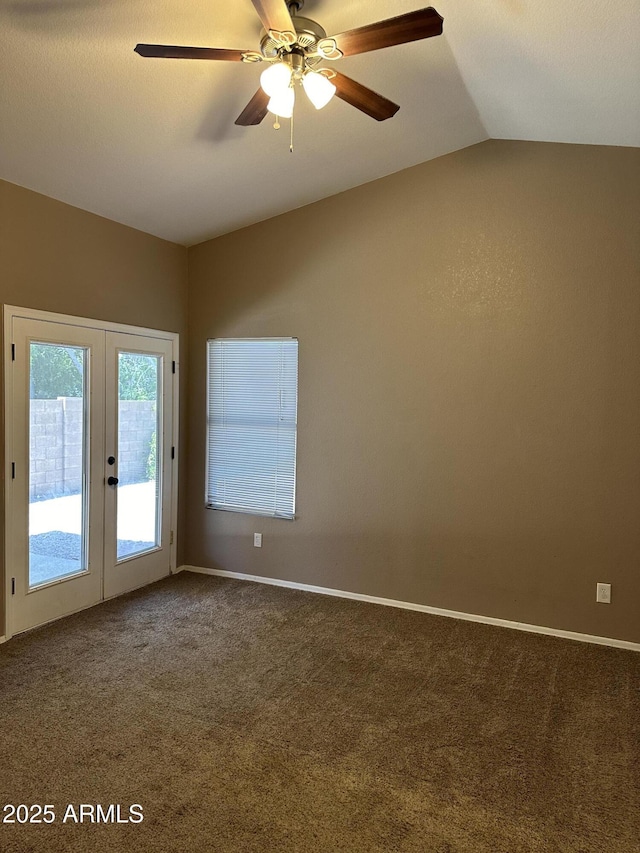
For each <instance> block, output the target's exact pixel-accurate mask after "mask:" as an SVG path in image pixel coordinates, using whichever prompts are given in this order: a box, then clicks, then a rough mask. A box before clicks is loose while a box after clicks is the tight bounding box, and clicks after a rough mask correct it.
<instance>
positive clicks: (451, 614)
mask: <svg viewBox="0 0 640 853" xmlns="http://www.w3.org/2000/svg"><path fill="white" fill-rule="evenodd" d="M177 571H187V572H197V573H198V574H201V575H216V576H218V577H222V578H232V579H234V580H239V581H251V582H253V583H265V584H268V585H269V586H283V587H286V588H287V589H300V590H303V591H304V592H316V593H319V594H320V595H333V596H335V597H337V598H351V599H353V600H354V601H366V602H368V603H369V604H382V605H384V606H385V607H400V608H402V609H403V610H417V611H418V612H420V613H431V614H432V615H433V616H446V617H448V618H450V619H463V620H465V621H466V622H481V623H483V624H484V625H496V626H497V627H499V628H512V629H513V630H515V631H528V632H529V633H531V634H548V635H549V636H550V637H562V638H563V639H565V640H577V641H578V642H580V643H595V644H596V645H598V646H613V647H614V648H616V649H628V650H630V651H634V652H640V643H632V642H630V641H629V640H616V639H614V638H613V637H598V636H596V635H595V634H580V633H578V632H577V631H563V630H561V629H560V628H546V627H544V626H542V625H529V624H527V623H526V622H511V621H510V620H509V619H497V618H496V617H494V616H479V615H478V614H476V613H463V612H461V611H459V610H444V609H443V608H441V607H430V606H429V605H428V604H415V603H414V602H412V601H396V600H395V599H394V598H378V597H377V596H375V595H364V594H362V593H359V592H347V591H345V590H342V589H332V588H330V587H325V586H313V585H311V584H307V583H296V582H295V581H284V580H279V579H277V578H265V577H261V576H260V575H245V574H242V573H241V572H227V571H224V570H223V569H205V568H203V567H201V566H180V568H179V569H178V570H177Z"/></svg>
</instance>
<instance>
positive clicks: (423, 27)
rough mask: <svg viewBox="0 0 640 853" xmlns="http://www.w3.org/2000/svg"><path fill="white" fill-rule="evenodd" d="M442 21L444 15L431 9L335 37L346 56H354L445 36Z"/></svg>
mask: <svg viewBox="0 0 640 853" xmlns="http://www.w3.org/2000/svg"><path fill="white" fill-rule="evenodd" d="M442 21H443V18H442V16H441V15H439V14H438V13H437V12H436V10H435V9H434V8H432V7H431V6H429V7H428V8H427V9H418V11H417V12H409V13H408V14H407V15H399V16H398V17H397V18H388V19H387V20H386V21H378V23H377V24H368V26H366V27H359V28H358V29H357V30H347V31H346V32H345V33H339V35H337V36H332V38H333V39H335V41H336V44H337V45H338V47H339V49H340V50H341V51H342V53H343V54H344V55H345V56H353V55H354V54H357V53H367V52H368V51H370V50H380V48H383V47H392V46H393V45H394V44H406V43H407V42H410V41H418V40H419V39H427V38H430V37H431V36H439V35H440V34H441V33H442Z"/></svg>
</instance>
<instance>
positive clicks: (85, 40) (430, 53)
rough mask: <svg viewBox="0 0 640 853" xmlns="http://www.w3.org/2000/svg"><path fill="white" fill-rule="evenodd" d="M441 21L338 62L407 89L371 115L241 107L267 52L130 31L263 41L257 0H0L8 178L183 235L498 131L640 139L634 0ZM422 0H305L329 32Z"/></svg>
mask: <svg viewBox="0 0 640 853" xmlns="http://www.w3.org/2000/svg"><path fill="white" fill-rule="evenodd" d="M433 4H434V5H435V7H436V9H437V10H438V11H439V12H440V13H441V14H442V15H443V17H444V35H442V36H440V37H437V38H432V39H427V40H425V41H421V42H415V43H413V44H408V45H399V46H397V47H392V48H388V49H386V50H382V51H378V52H375V53H369V54H364V55H361V56H352V57H347V58H344V59H343V60H341V61H340V62H339V63H338V64H337V65H336V67H337V68H339V70H340V71H342V72H343V73H345V74H348V75H349V76H350V77H353V78H355V79H356V80H358V81H359V82H361V83H364V84H365V85H367V86H369V87H370V88H372V89H374V90H376V91H378V92H381V93H382V94H384V95H386V96H387V97H389V98H391V100H393V101H396V103H398V104H400V107H401V108H400V111H399V112H398V114H397V115H396V116H395V117H394V118H392V119H390V120H388V121H386V122H381V123H378V122H376V121H374V120H373V119H371V118H369V117H368V116H366V115H364V114H362V113H360V112H358V111H357V110H355V109H354V108H353V107H350V106H349V105H348V104H345V103H344V102H342V101H339V100H338V99H337V98H336V99H334V100H333V101H332V102H331V103H330V104H329V106H328V107H326V108H325V109H324V110H322V111H320V112H316V111H315V110H314V109H313V108H311V107H310V106H309V105H308V104H307V103H306V100H305V99H304V98H299V99H298V102H297V104H296V114H295V152H294V153H293V154H290V153H289V150H288V129H287V127H286V125H287V123H284V122H283V127H282V129H281V130H280V131H275V130H273V128H272V126H271V124H272V122H271V121H270V120H269V116H267V118H266V119H265V120H264V121H263V122H262V124H261V125H260V126H258V127H247V128H241V127H237V126H235V125H234V120H235V119H236V117H237V116H238V114H239V113H240V112H241V110H242V109H243V107H244V106H245V104H246V103H247V101H248V100H249V98H250V97H251V96H252V95H253V93H254V92H255V90H256V89H257V87H258V78H259V74H260V70H261V68H260V67H259V66H251V65H245V64H243V63H228V62H203V61H183V60H166V59H157V60H156V59H143V58H142V57H140V56H138V55H136V54H134V52H133V48H134V46H135V44H136V43H137V42H147V43H161V44H184V45H203V46H209V47H227V48H239V49H242V50H247V49H257V47H258V40H259V33H260V29H261V27H260V22H259V20H258V18H257V15H256V13H255V11H254V9H253V6H252V4H251V2H250V0H234V1H233V2H231V0H228V2H221V0H0V178H4V179H5V180H8V181H11V182H13V183H16V184H20V185H22V186H25V187H29V188H30V189H33V190H36V191H37V192H40V193H44V194H45V195H48V196H52V197H53V198H57V199H60V200H62V201H65V202H68V203H69V204H72V205H75V206H77V207H81V208H84V209H86V210H90V211H93V212H95V213H98V214H100V215H102V216H106V217H108V218H110V219H114V220H116V221H119V222H123V223H126V224H127V225H131V226H133V227H135V228H139V229H141V230H142V231H147V232H149V233H152V234H156V235H158V236H161V237H165V238H166V239H169V240H173V241H175V242H178V243H184V244H187V245H191V244H193V243H197V242H199V241H201V240H204V239H206V238H208V237H211V236H215V235H217V234H222V233H224V232H227V231H231V230H233V229H235V228H239V227H242V226H244V225H247V224H250V223H252V222H256V221H259V220H261V219H265V218H267V217H270V216H274V215H276V214H278V213H282V212H284V211H286V210H291V209H293V208H296V207H299V206H301V205H303V204H307V203H309V202H311V201H315V200H317V199H319V198H323V197H325V196H329V195H332V194H334V193H337V192H341V191H342V190H346V189H348V188H350V187H353V186H357V185H359V184H362V183H364V182H366V181H370V180H373V179H375V178H378V177H381V176H383V175H387V174H390V173H391V172H396V171H398V170H400V169H403V168H406V167H408V166H411V165H414V164H416V163H420V162H423V161H425V160H429V159H432V158H434V157H438V156H440V155H442V154H445V153H447V152H450V151H454V150H457V149H459V148H464V147H466V146H467V145H471V144H473V143H475V142H479V141H481V140H483V139H486V138H487V137H498V138H510V139H532V140H546V141H559V142H577V143H589V144H604V145H640V94H639V93H640V85H639V81H640V49H639V48H638V44H639V43H640V2H638V0H608V1H607V0H603V2H598V3H591V2H589V0H555V2H554V3H552V2H550V0H433ZM422 5H427V4H421V3H420V0H418V2H416V0H351V2H349V3H344V2H340V0H307V2H306V5H305V8H304V11H303V14H304V15H306V16H308V17H310V18H315V19H316V20H318V21H319V22H320V23H321V24H322V25H323V26H324V27H325V29H326V30H327V32H328V33H330V34H331V33H337V32H341V31H344V30H346V29H351V28H353V27H358V26H362V25H364V24H368V23H372V22H374V21H377V20H380V19H384V18H389V17H393V16H395V15H400V14H403V13H405V12H409V11H411V10H413V9H416V8H420V7H421V6H422Z"/></svg>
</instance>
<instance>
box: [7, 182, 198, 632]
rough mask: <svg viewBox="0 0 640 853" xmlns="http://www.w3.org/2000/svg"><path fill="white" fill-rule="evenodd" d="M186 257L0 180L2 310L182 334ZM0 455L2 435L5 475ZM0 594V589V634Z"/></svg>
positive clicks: (174, 248)
mask: <svg viewBox="0 0 640 853" xmlns="http://www.w3.org/2000/svg"><path fill="white" fill-rule="evenodd" d="M186 254H187V253H186V249H184V248H183V247H181V246H175V245H173V244H171V243H168V242H166V241H164V240H160V239H158V238H157V237H152V236H150V235H148V234H143V233H142V232H140V231H135V230H134V229H132V228H127V227H126V226H124V225H119V224H117V223H115V222H111V221H110V220H108V219H103V218H101V217H99V216H95V215H93V214H91V213H87V212H85V211H83V210H78V209H77V208H74V207H70V206H69V205H66V204H62V203H61V202H58V201H54V200H53V199H50V198H47V197H45V196H42V195H38V194H37V193H34V192H31V191H29V190H26V189H23V188H21V187H17V186H15V185H13V184H8V183H6V182H4V181H0V302H1V303H5V304H6V303H9V304H13V305H19V306H22V307H27V308H39V309H42V310H46V311H57V312H61V313H63V314H74V315H76V316H81V317H89V318H94V319H99V320H109V321H112V322H118V323H130V324H133V325H137V326H146V327H147V328H156V329H166V330H169V331H172V332H179V333H181V334H182V335H184V333H185V331H186V307H187V306H186V272H187V269H186ZM181 343H182V344H184V343H186V341H185V340H184V339H183V340H181ZM3 351H4V350H3ZM185 355H186V353H184V352H183V353H182V356H181V361H182V362H183V366H184V363H185V359H184V356H185ZM185 380H186V375H185V376H184V377H183V380H182V391H183V392H184V391H185V389H186V382H185ZM183 425H184V422H183ZM183 443H184V446H185V447H186V430H184V431H183ZM3 448H4V433H3V432H2V433H1V434H0V460H2V468H1V470H2V471H3V472H4V460H3V455H2V454H3ZM182 503H183V504H184V502H182ZM0 517H1V516H0ZM1 536H2V533H1V526H0V537H1ZM1 544H2V543H1V542H0V545H1ZM1 553H2V550H0V554H1ZM1 568H2V567H1V566H0V570H1ZM3 593H4V583H2V586H1V588H0V634H2V633H3V625H2V615H3V614H4V602H3V601H2V595H3Z"/></svg>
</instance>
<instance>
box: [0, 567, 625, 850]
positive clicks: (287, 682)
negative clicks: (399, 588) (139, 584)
mask: <svg viewBox="0 0 640 853" xmlns="http://www.w3.org/2000/svg"><path fill="white" fill-rule="evenodd" d="M639 743H640V655H638V654H636V653H634V652H627V651H622V650H617V649H612V648H606V647H602V646H591V645H586V644H582V643H575V642H571V641H568V640H560V639H556V638H552V637H546V636H540V635H534V634H525V633H521V632H518V631H511V630H508V629H504V628H495V627H491V626H487V625H480V624H475V623H470V622H462V621H457V620H453V619H445V618H441V617H436V616H430V615H425V614H421V613H415V612H411V611H406V610H395V609H392V608H388V607H380V606H376V605H372V604H364V603H359V602H354V601H347V600H342V599H335V598H327V597H325V596H320V595H314V594H311V593H305V592H298V591H294V590H286V589H280V588H276V587H270V586H264V585H259V584H251V583H244V582H240V581H232V580H223V579H219V578H212V577H207V576H203V575H195V574H189V573H186V572H185V573H181V574H179V575H176V576H174V577H172V578H168V579H167V580H165V581H162V582H160V583H158V584H155V585H154V586H151V587H147V588H146V589H144V590H140V591H138V592H136V593H132V594H130V595H127V596H124V597H122V598H119V599H116V600H113V601H109V602H106V603H104V604H101V605H100V606H98V607H95V608H93V609H91V610H88V611H85V612H83V613H80V614H77V615H75V616H71V617H68V618H66V619H63V620H60V621H59V622H56V623H53V624H51V625H49V626H45V627H44V628H40V629H37V630H35V631H32V632H30V633H28V634H24V635H22V636H20V637H16V638H14V639H13V640H11V641H10V642H9V643H7V644H6V645H4V646H0V808H3V807H4V806H5V804H13V805H18V804H23V805H26V806H30V805H32V804H40V805H52V806H53V809H52V810H50V811H49V812H48V813H47V814H49V815H50V814H51V812H53V813H54V814H55V820H54V821H53V822H52V823H48V824H47V823H27V824H20V823H13V824H8V823H1V824H0V850H2V853H29V851H38V853H39V851H43V853H44V851H46V853H56V851H65V853H73V851H82V853H84V851H92V853H103V851H104V853H112V851H113V853H125V851H134V853H146V851H154V853H164V851H196V853H198V852H199V851H211V853H263V851H264V853H334V851H350V853H351V851H352V852H353V853H395V852H396V851H398V853H640V751H639V749H640V748H639ZM80 804H85V805H86V806H91V807H92V808H94V807H95V805H96V804H100V805H101V806H102V809H103V815H104V816H105V817H106V819H107V822H104V821H102V819H101V822H99V823H96V822H91V816H92V815H93V816H94V818H95V814H96V813H95V811H94V810H92V809H86V810H85V812H84V820H83V822H82V823H80V822H77V820H79V814H78V813H79V806H80ZM112 804H113V805H120V806H121V812H120V816H121V820H126V819H127V818H128V816H130V815H132V816H134V817H135V816H136V810H133V812H130V811H129V807H130V806H131V805H132V804H140V806H142V810H143V815H144V819H143V820H142V822H139V823H133V822H131V823H129V822H128V823H115V822H111V819H113V817H114V815H115V812H114V811H112V812H111V813H109V811H108V806H109V805H112ZM69 805H71V806H72V807H73V814H70V813H69V812H68V808H67V807H68V806H69ZM36 811H37V810H36ZM29 814H30V816H34V815H35V814H36V812H35V811H34V810H32V811H31V812H30V813H29ZM7 815H8V816H11V813H10V810H7V809H4V811H3V813H2V818H6V817H7ZM24 815H25V810H24V809H23V810H20V816H21V817H24ZM74 815H75V816H76V817H75V818H74ZM36 816H37V815H36ZM65 816H66V817H67V820H63V818H64V817H65ZM98 816H99V817H100V815H98ZM47 819H50V817H49V818H47Z"/></svg>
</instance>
